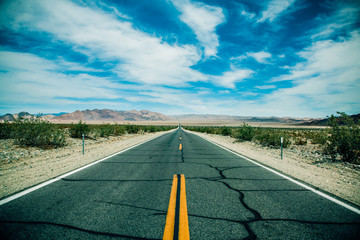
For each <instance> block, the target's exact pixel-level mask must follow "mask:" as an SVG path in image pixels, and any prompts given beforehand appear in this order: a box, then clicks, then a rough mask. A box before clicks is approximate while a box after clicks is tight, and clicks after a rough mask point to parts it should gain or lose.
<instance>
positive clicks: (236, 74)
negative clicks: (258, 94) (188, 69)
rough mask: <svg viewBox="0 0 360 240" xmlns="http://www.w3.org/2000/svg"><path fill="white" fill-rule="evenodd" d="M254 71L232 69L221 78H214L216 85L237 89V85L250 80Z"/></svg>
mask: <svg viewBox="0 0 360 240" xmlns="http://www.w3.org/2000/svg"><path fill="white" fill-rule="evenodd" d="M253 73H254V71H252V70H250V69H239V68H236V67H232V70H231V71H227V72H224V73H223V74H222V75H221V76H214V77H212V79H213V82H214V83H215V84H216V85H220V86H223V87H226V88H235V83H237V82H242V81H243V80H244V79H247V78H250V77H251V76H252V74H253Z"/></svg>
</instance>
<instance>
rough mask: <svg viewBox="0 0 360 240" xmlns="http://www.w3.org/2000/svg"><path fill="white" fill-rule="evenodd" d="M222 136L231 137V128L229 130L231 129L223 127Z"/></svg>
mask: <svg viewBox="0 0 360 240" xmlns="http://www.w3.org/2000/svg"><path fill="white" fill-rule="evenodd" d="M220 131H221V135H223V136H231V132H232V131H231V128H229V127H222V128H221V130H220Z"/></svg>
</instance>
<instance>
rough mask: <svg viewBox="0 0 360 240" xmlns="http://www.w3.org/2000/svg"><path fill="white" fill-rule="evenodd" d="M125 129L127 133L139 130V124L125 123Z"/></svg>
mask: <svg viewBox="0 0 360 240" xmlns="http://www.w3.org/2000/svg"><path fill="white" fill-rule="evenodd" d="M125 129H126V132H127V133H128V134H134V133H138V132H139V131H140V130H141V129H140V126H138V125H131V124H129V125H125Z"/></svg>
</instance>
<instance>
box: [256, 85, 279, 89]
mask: <svg viewBox="0 0 360 240" xmlns="http://www.w3.org/2000/svg"><path fill="white" fill-rule="evenodd" d="M256 88H258V89H261V90H267V89H276V88H277V87H276V85H262V86H256Z"/></svg>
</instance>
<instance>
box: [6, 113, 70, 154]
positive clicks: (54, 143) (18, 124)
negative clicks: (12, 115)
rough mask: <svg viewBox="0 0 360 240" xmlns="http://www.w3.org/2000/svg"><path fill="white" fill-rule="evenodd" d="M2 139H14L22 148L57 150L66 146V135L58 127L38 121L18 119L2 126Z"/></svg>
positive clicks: (37, 119) (38, 119)
mask: <svg viewBox="0 0 360 240" xmlns="http://www.w3.org/2000/svg"><path fill="white" fill-rule="evenodd" d="M0 129H1V133H0V135H1V136H2V138H12V139H14V140H15V143H16V144H18V145H20V146H29V147H39V148H57V147H63V146H65V145H66V135H65V132H64V131H63V130H61V129H60V128H58V127H57V126H56V125H54V124H52V123H49V122H47V121H43V120H41V119H40V118H36V119H21V118H19V119H17V120H15V121H14V122H13V123H11V124H10V123H8V122H5V123H2V124H1V127H0Z"/></svg>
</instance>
